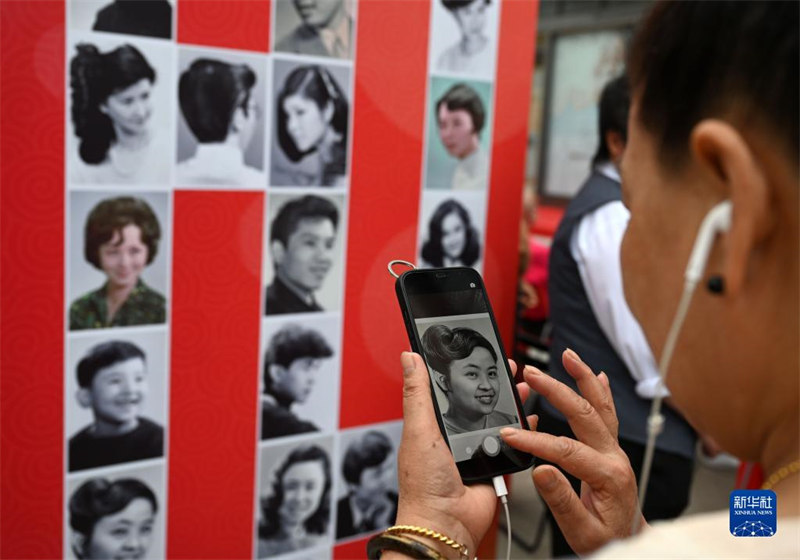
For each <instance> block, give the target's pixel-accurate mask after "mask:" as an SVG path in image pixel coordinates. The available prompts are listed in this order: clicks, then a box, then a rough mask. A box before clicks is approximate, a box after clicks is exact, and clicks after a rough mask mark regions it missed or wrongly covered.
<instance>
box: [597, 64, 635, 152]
mask: <svg viewBox="0 0 800 560" xmlns="http://www.w3.org/2000/svg"><path fill="white" fill-rule="evenodd" d="M630 105H631V94H630V89H629V88H628V77H627V76H620V77H619V78H616V79H614V80H611V81H610V82H608V83H607V84H606V85H605V86H604V87H603V92H602V93H601V94H600V106H599V109H598V125H597V129H598V133H599V136H598V140H597V151H596V152H595V154H594V157H593V158H592V166H595V165H599V164H601V163H605V162H611V163H613V164H614V165H615V166H616V167H617V168H619V166H620V163H621V162H622V154H623V153H624V152H625V143H626V142H627V141H628V110H629V109H630Z"/></svg>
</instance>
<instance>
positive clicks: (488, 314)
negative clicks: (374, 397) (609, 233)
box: [396, 268, 533, 482]
mask: <svg viewBox="0 0 800 560" xmlns="http://www.w3.org/2000/svg"><path fill="white" fill-rule="evenodd" d="M396 292H397V297H398V301H399V303H400V307H401V309H402V311H403V319H404V321H405V324H406V329H407V331H408V336H409V340H410V342H411V346H412V348H413V349H414V350H415V351H416V352H418V353H419V354H421V355H422V357H423V359H424V361H425V362H426V364H427V367H428V372H429V375H430V386H431V392H432V397H433V404H434V409H435V414H436V418H437V422H438V424H439V429H440V430H441V433H442V436H443V437H444V439H445V441H446V442H447V445H448V447H449V448H450V451H451V453H452V455H453V458H454V460H455V462H456V466H457V468H458V471H459V473H460V475H461V478H462V479H463V480H464V481H465V482H473V481H479V480H489V479H491V478H493V477H494V476H497V475H500V474H507V473H511V472H516V471H520V470H525V469H527V468H528V467H530V466H531V463H532V461H533V457H532V456H531V455H529V454H527V453H523V452H520V451H517V450H515V449H513V448H511V447H510V446H508V445H507V444H506V443H505V442H504V441H503V440H502V439H501V438H500V436H499V433H500V429H501V428H502V427H504V426H513V427H522V428H525V429H528V425H527V422H526V420H525V416H524V414H523V412H522V407H521V404H520V399H519V395H518V394H517V392H516V388H515V385H514V381H513V375H512V372H511V371H510V368H509V365H508V360H507V359H506V356H505V354H504V352H503V346H502V344H501V343H500V338H499V335H498V332H497V325H496V323H495V321H494V316H493V314H492V310H491V307H490V305H489V301H488V297H487V296H486V291H485V289H484V286H483V280H482V279H481V277H480V275H479V274H478V273H477V272H476V271H475V270H473V269H471V268H444V269H442V268H440V269H425V270H412V271H408V272H406V273H404V274H403V275H402V276H400V277H399V278H398V280H397V283H396Z"/></svg>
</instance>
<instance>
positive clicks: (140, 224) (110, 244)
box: [69, 196, 166, 330]
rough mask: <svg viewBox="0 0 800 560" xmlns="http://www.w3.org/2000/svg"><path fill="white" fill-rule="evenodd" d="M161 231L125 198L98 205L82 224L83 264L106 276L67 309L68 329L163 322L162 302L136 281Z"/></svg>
mask: <svg viewBox="0 0 800 560" xmlns="http://www.w3.org/2000/svg"><path fill="white" fill-rule="evenodd" d="M160 239H161V226H160V225H159V223H158V218H156V215H155V213H154V212H153V210H152V208H150V206H149V205H148V204H147V203H146V202H145V201H144V200H142V199H140V198H134V197H130V196H121V197H117V198H109V199H106V200H103V201H101V202H100V203H98V204H97V205H96V206H95V207H94V208H93V209H92V211H91V212H90V213H89V217H88V218H87V219H86V228H85V234H84V258H85V259H86V261H87V262H89V263H90V264H91V265H92V266H94V267H95V268H96V269H98V270H100V271H101V272H103V273H104V274H105V275H106V278H107V281H106V282H105V284H103V285H102V286H101V287H100V288H98V289H97V290H94V291H92V292H89V293H87V294H84V295H82V296H81V297H79V298H78V299H76V300H75V301H73V302H72V305H70V308H69V328H70V330H79V329H98V328H106V327H122V326H130V325H151V324H158V323H163V322H164V321H165V320H166V300H165V298H164V296H163V295H161V294H160V293H158V292H157V291H155V290H153V289H152V288H150V287H149V286H148V285H147V284H145V283H144V281H143V280H142V279H141V275H142V272H144V269H145V268H146V267H147V266H148V265H150V264H151V263H152V262H153V260H154V259H155V257H156V254H157V252H158V243H159V241H160Z"/></svg>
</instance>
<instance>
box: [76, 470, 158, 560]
mask: <svg viewBox="0 0 800 560" xmlns="http://www.w3.org/2000/svg"><path fill="white" fill-rule="evenodd" d="M157 513H158V499H157V498H156V495H155V493H154V492H153V491H152V490H151V489H150V488H149V487H148V486H147V485H146V484H144V483H143V482H141V481H139V480H136V479H134V478H122V479H119V480H115V481H114V482H110V481H109V480H107V479H105V478H90V479H89V480H87V481H86V482H84V483H83V484H81V485H80V486H79V487H78V489H77V490H75V492H74V493H73V494H72V496H71V497H70V499H69V526H70V528H71V529H72V533H71V537H70V544H71V548H72V552H73V554H74V555H75V557H76V558H78V559H79V560H100V559H107V558H148V557H149V556H148V552H149V548H150V544H151V541H152V539H153V531H154V530H155V523H156V514H157Z"/></svg>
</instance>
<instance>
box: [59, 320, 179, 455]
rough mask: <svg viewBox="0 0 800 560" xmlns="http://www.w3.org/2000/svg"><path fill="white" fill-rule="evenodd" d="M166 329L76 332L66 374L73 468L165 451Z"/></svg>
mask: <svg viewBox="0 0 800 560" xmlns="http://www.w3.org/2000/svg"><path fill="white" fill-rule="evenodd" d="M166 352H167V333H166V332H165V330H164V329H157V330H156V329H152V330H146V331H136V332H126V333H124V334H122V333H115V334H114V335H113V336H109V333H108V331H98V332H97V333H93V334H92V336H88V337H87V336H82V337H79V338H77V337H71V338H70V339H69V341H68V346H67V370H66V373H65V378H64V388H65V391H64V410H65V423H64V429H65V436H66V439H67V459H68V461H67V463H68V470H69V471H77V470H83V469H89V468H97V467H101V466H105V465H112V464H118V463H127V462H131V461H140V460H144V459H152V458H155V457H161V456H163V455H164V427H165V425H166V422H167V385H168V377H169V376H168V373H167V372H168V359H167V353H166Z"/></svg>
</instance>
